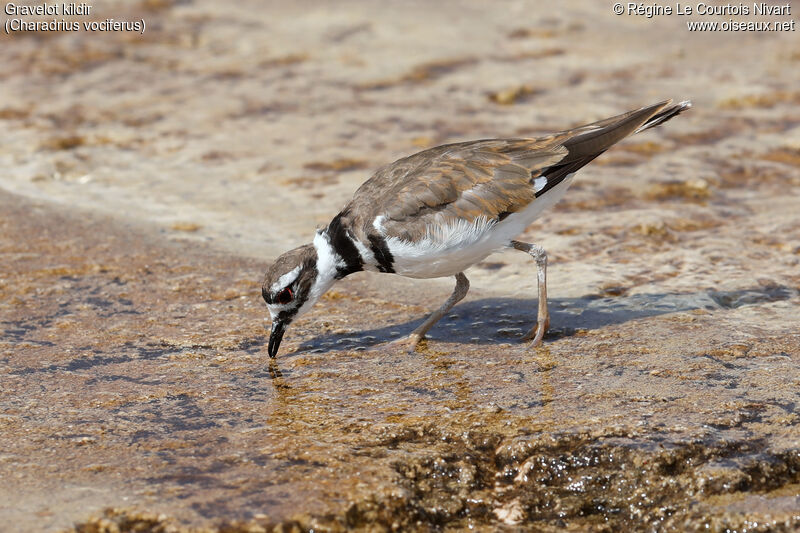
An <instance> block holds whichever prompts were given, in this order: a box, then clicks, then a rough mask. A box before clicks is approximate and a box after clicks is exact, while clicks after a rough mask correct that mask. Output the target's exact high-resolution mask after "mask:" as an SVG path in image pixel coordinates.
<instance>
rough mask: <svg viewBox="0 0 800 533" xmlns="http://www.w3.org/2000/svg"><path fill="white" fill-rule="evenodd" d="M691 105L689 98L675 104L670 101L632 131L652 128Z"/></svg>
mask: <svg viewBox="0 0 800 533" xmlns="http://www.w3.org/2000/svg"><path fill="white" fill-rule="evenodd" d="M691 107H692V102H691V101H690V100H684V101H683V102H678V103H677V104H673V103H670V104H669V105H667V106H666V107H664V108H663V109H661V111H659V112H658V113H656V114H655V115H653V116H652V117H650V118H649V119H647V122H645V123H644V124H642V125H641V126H640V127H639V129H637V130H636V131H635V132H634V133H639V132H640V131H644V130H646V129H647V128H652V127H653V126H658V125H659V124H663V123H664V122H666V121H668V120H669V119H671V118H672V117H676V116H678V115H680V114H681V113H682V112H683V111H686V110H687V109H689V108H691Z"/></svg>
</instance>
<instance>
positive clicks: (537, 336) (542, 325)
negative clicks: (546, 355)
mask: <svg viewBox="0 0 800 533" xmlns="http://www.w3.org/2000/svg"><path fill="white" fill-rule="evenodd" d="M511 246H512V247H513V248H515V249H517V250H520V251H522V252H525V253H526V254H528V255H530V256H531V257H533V260H534V261H536V277H537V278H538V280H539V311H538V313H537V317H536V325H535V326H534V327H533V328H531V330H530V331H529V332H528V333H527V334H526V335H525V336H524V337H522V340H524V341H528V340H531V339H533V342H532V343H531V345H532V346H541V344H542V337H544V333H545V331H547V328H548V327H549V326H550V313H549V312H548V311H547V252H545V251H544V248H542V247H541V246H539V245H537V244H528V243H526V242H520V241H511Z"/></svg>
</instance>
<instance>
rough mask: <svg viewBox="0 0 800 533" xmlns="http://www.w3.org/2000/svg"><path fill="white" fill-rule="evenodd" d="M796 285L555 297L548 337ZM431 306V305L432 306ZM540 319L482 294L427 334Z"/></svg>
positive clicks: (335, 344)
mask: <svg viewBox="0 0 800 533" xmlns="http://www.w3.org/2000/svg"><path fill="white" fill-rule="evenodd" d="M797 295H798V290H797V289H794V288H791V287H787V286H782V285H769V286H759V287H754V288H749V289H741V290H736V291H715V290H712V289H709V290H701V291H697V292H692V293H658V294H636V295H631V296H615V297H604V296H599V295H588V296H583V297H580V298H552V299H550V300H549V301H548V304H549V310H550V330H549V331H548V333H547V334H546V335H545V339H548V338H549V339H551V340H552V339H554V338H560V337H570V336H572V335H574V334H575V332H577V331H579V330H593V329H599V328H602V327H605V326H610V325H614V324H622V323H624V322H628V321H630V320H635V319H639V318H646V317H653V316H658V315H664V314H668V313H676V312H685V311H692V310H695V309H706V310H720V309H735V308H738V307H742V306H747V305H757V304H760V303H766V302H775V301H781V300H788V299H790V298H793V297H795V296H797ZM431 311H433V309H431ZM426 317H427V315H425V316H420V317H418V318H416V319H414V320H408V321H406V322H403V323H399V324H387V325H385V326H381V327H377V328H372V329H368V330H361V331H358V332H354V333H326V334H322V335H319V336H317V337H314V338H312V339H310V340H307V341H304V342H302V343H301V344H300V345H299V346H298V348H297V350H295V351H293V352H291V353H289V354H287V355H295V354H299V353H303V352H305V353H327V352H331V351H338V350H366V349H368V348H370V347H372V346H377V345H380V344H383V343H386V342H389V341H392V340H395V339H398V338H402V337H404V336H406V335H408V334H409V333H411V332H412V331H413V330H414V328H416V327H417V326H418V325H419V324H421V323H422V322H423V320H425V318H426ZM535 322H536V300H531V299H523V298H482V299H479V300H473V301H468V302H464V303H462V304H460V305H457V306H455V307H454V308H453V309H452V310H451V311H450V313H448V314H447V315H445V317H444V318H442V320H441V321H440V322H439V323H437V324H436V325H435V326H434V327H433V328H432V329H431V331H430V332H429V333H428V335H427V337H428V338H429V339H432V340H441V341H451V342H463V343H468V344H483V345H486V344H489V345H491V344H501V343H509V342H516V341H518V340H519V339H520V338H521V337H522V335H523V334H525V333H527V331H528V330H529V329H530V328H531V327H532V326H533V325H534V324H535Z"/></svg>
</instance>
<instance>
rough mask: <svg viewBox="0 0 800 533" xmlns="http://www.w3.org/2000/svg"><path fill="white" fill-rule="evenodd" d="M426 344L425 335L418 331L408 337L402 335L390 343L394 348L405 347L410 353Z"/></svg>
mask: <svg viewBox="0 0 800 533" xmlns="http://www.w3.org/2000/svg"><path fill="white" fill-rule="evenodd" d="M425 344H426V341H425V337H423V336H420V335H418V334H416V333H412V334H410V335H409V336H408V337H401V338H399V339H396V340H393V341H392V342H390V343H389V346H391V347H393V348H400V349H405V350H406V351H407V352H409V353H413V352H416V351H417V349H419V348H424V347H425Z"/></svg>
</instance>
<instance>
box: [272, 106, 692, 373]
mask: <svg viewBox="0 0 800 533" xmlns="http://www.w3.org/2000/svg"><path fill="white" fill-rule="evenodd" d="M689 107H691V103H690V102H689V101H684V102H680V103H677V104H673V103H672V101H671V100H667V101H665V102H661V103H658V104H655V105H651V106H647V107H643V108H641V109H637V110H635V111H630V112H628V113H625V114H622V115H618V116H615V117H611V118H607V119H605V120H601V121H599V122H595V123H592V124H588V125H586V126H581V127H579V128H575V129H571V130H567V131H563V132H560V133H554V134H552V135H548V136H545V137H539V138H536V139H489V140H480V141H470V142H462V143H455V144H446V145H443V146H437V147H435V148H431V149H428V150H425V151H422V152H419V153H417V154H414V155H411V156H408V157H405V158H403V159H400V160H398V161H395V162H394V163H392V164H391V165H388V166H386V167H383V168H382V169H380V170H378V171H377V172H376V173H375V174H374V175H373V176H372V177H371V178H370V179H368V180H367V181H366V182H365V183H364V184H362V185H361V187H359V188H358V190H357V191H356V193H355V195H354V196H353V199H352V200H350V202H349V203H348V204H347V205H346V206H345V207H344V209H342V211H341V212H340V213H339V214H338V215H336V216H335V217H334V218H333V220H332V221H331V223H330V224H328V226H327V227H325V228H323V229H319V230H317V232H316V235H315V236H314V241H313V242H312V243H311V244H306V245H304V246H300V247H299V248H295V249H294V250H291V251H289V252H286V253H285V254H283V255H281V256H280V257H278V259H277V260H276V261H275V262H274V263H273V264H272V266H270V267H269V269H268V270H267V273H266V275H265V277H264V283H263V285H262V294H263V296H264V300H265V301H266V303H267V308H268V309H269V313H270V315H271V317H272V331H271V333H270V338H269V348H268V352H269V355H270V357H275V355H276V354H277V353H278V348H279V346H280V343H281V340H282V339H283V334H284V332H285V331H286V328H287V326H288V325H289V324H290V323H291V322H292V321H293V320H294V319H295V318H297V317H298V316H300V315H302V314H303V313H305V312H306V311H308V310H309V309H310V308H311V307H312V306H313V305H314V304H315V303H316V302H317V300H319V298H320V296H322V295H323V294H324V293H325V292H326V291H327V290H328V289H330V288H331V286H332V285H333V284H334V283H335V282H336V281H338V280H340V279H342V278H344V277H345V276H347V275H349V274H352V273H354V272H359V271H361V270H373V271H378V272H389V273H394V274H399V275H401V276H406V277H409V278H438V277H444V276H455V279H456V287H455V290H454V291H453V294H451V295H450V297H449V298H448V299H447V301H445V302H444V304H443V305H442V306H441V307H440V308H439V310H438V311H436V312H435V313H433V314H432V315H431V316H430V317H429V318H428V319H427V320H426V321H425V322H424V323H423V324H422V325H420V326H419V327H418V328H417V329H415V330H414V331H413V332H412V333H411V335H410V336H409V337H407V338H406V339H405V341H404V342H406V343H407V344H408V345H409V347H411V348H412V349H414V348H416V346H417V344H418V343H419V341H420V340H421V339H423V338H424V336H425V334H426V333H427V332H428V330H429V329H430V328H431V327H432V326H433V325H434V324H435V323H436V322H437V321H438V320H439V319H441V318H442V317H443V316H444V315H445V313H447V312H448V311H449V310H450V309H451V308H452V307H453V306H454V305H455V304H456V303H457V302H458V301H460V300H461V299H462V298H464V296H465V295H466V294H467V291H468V290H469V281H468V280H467V277H466V276H465V275H464V270H466V269H467V268H469V267H470V266H472V265H474V264H475V263H477V262H479V261H481V260H483V259H484V258H486V257H487V256H488V255H489V254H491V253H493V252H495V251H497V250H499V249H501V248H513V249H516V250H520V251H522V252H525V253H527V254H529V255H530V256H531V257H532V258H533V259H534V261H535V262H536V266H537V275H538V290H539V302H538V306H539V307H538V317H537V322H536V324H535V325H534V326H533V328H532V329H531V330H530V332H529V333H528V334H527V335H525V337H524V338H523V339H524V340H531V339H532V340H533V342H532V345H533V346H538V345H540V344H541V342H542V337H543V336H544V333H545V331H546V330H547V328H548V325H549V321H550V318H549V314H548V311H547V281H546V269H547V254H546V253H545V251H544V249H542V248H541V247H540V246H538V245H536V244H529V243H525V242H521V241H517V240H515V238H516V237H517V236H518V235H519V234H521V233H522V232H523V231H524V230H525V228H527V227H528V225H529V224H531V222H533V221H534V220H535V219H536V218H537V217H538V216H539V215H540V214H541V213H542V211H544V210H545V209H547V208H548V207H550V206H552V205H553V204H555V203H556V202H558V200H559V199H561V197H562V196H563V195H564V193H565V192H566V190H567V188H568V187H569V185H570V183H571V182H572V178H573V176H574V174H575V172H577V171H578V170H579V169H580V168H581V167H583V166H584V165H586V164H587V163H589V162H590V161H592V160H593V159H594V158H595V157H597V156H599V155H600V154H602V153H603V152H605V151H606V150H608V148H610V147H611V146H612V145H614V144H616V143H617V142H619V141H621V140H622V139H624V138H625V137H627V136H629V135H631V134H633V133H638V132H640V131H643V130H646V129H648V128H651V127H653V126H657V125H659V124H661V123H663V122H666V121H667V120H669V119H671V118H672V117H674V116H676V115H678V114H679V113H680V112H682V111H684V110H686V109H688V108H689Z"/></svg>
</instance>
